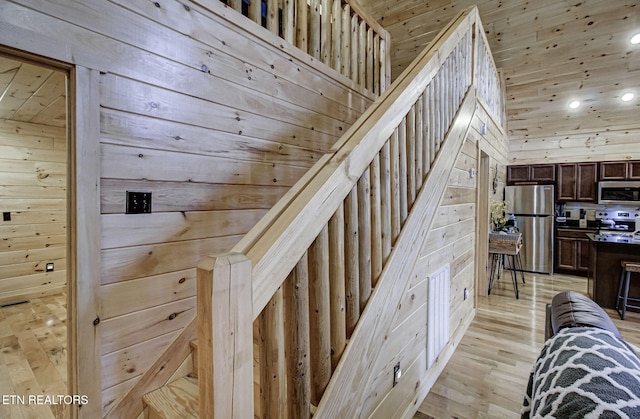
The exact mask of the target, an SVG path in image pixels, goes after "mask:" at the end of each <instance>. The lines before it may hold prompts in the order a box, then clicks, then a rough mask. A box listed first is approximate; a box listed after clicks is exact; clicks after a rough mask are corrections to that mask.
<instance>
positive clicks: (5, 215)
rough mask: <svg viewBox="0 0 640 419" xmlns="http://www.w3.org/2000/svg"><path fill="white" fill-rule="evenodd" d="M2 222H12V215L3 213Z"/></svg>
mask: <svg viewBox="0 0 640 419" xmlns="http://www.w3.org/2000/svg"><path fill="white" fill-rule="evenodd" d="M2 221H11V213H10V212H3V213H2Z"/></svg>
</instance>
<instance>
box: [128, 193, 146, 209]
mask: <svg viewBox="0 0 640 419" xmlns="http://www.w3.org/2000/svg"><path fill="white" fill-rule="evenodd" d="M126 213H127V214H150V213H151V192H134V191H127V207H126Z"/></svg>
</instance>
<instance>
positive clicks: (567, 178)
mask: <svg viewBox="0 0 640 419" xmlns="http://www.w3.org/2000/svg"><path fill="white" fill-rule="evenodd" d="M557 170H558V192H557V193H558V195H557V200H558V201H582V202H596V198H597V194H596V182H597V181H598V163H563V164H558V169H557Z"/></svg>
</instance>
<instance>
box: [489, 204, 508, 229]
mask: <svg viewBox="0 0 640 419" xmlns="http://www.w3.org/2000/svg"><path fill="white" fill-rule="evenodd" d="M508 220H509V214H507V201H494V200H491V224H493V231H502V229H504V226H505V225H506V224H507V221H508Z"/></svg>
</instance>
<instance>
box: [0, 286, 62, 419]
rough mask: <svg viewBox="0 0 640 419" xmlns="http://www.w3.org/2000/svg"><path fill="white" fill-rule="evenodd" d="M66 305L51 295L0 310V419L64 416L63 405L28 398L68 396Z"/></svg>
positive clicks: (57, 295) (60, 296)
mask: <svg viewBox="0 0 640 419" xmlns="http://www.w3.org/2000/svg"><path fill="white" fill-rule="evenodd" d="M66 306H67V297H66V294H55V295H50V296H46V297H40V298H32V299H31V300H30V302H29V303H26V304H18V305H13V306H8V307H3V308H0V395H2V396H1V397H2V399H0V418H11V419H22V418H25V419H26V418H38V419H45V418H67V417H68V416H69V410H68V408H67V407H66V405H65V404H64V403H57V404H52V403H51V402H49V403H42V402H43V401H44V400H42V399H40V400H37V399H32V400H31V401H30V400H29V399H28V396H29V395H50V396H54V397H55V396H58V395H59V396H65V395H67V394H68V392H67V384H66V383H67V349H66V347H67V327H66V318H67V309H66ZM20 396H24V400H21V399H20V398H19V397H20ZM50 400H51V399H50ZM7 402H8V403H7Z"/></svg>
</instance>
